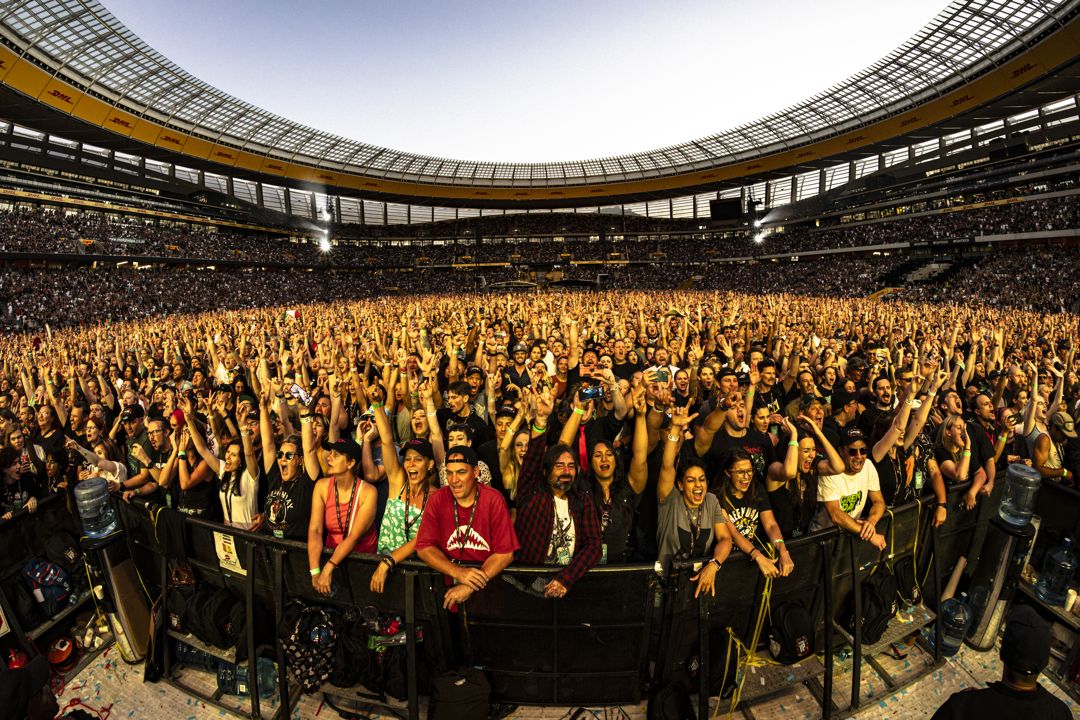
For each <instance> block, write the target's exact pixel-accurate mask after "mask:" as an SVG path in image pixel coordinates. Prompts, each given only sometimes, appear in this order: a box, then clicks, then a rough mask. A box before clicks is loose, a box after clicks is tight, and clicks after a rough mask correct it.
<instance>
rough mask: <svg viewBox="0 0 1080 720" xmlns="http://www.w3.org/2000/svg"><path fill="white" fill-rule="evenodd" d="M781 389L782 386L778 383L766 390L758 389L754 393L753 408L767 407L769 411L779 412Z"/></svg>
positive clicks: (782, 389)
mask: <svg viewBox="0 0 1080 720" xmlns="http://www.w3.org/2000/svg"><path fill="white" fill-rule="evenodd" d="M783 391H784V388H783V386H781V385H780V383H777V384H776V385H773V386H772V387H771V388H770V389H769V390H768V391H767V392H763V391H761V390H758V391H757V392H756V393H755V394H754V410H757V409H758V408H760V407H767V408H769V412H770V413H778V412H780V408H781V402H782V397H781V395H782V393H783Z"/></svg>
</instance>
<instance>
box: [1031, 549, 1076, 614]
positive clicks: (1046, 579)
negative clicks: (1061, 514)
mask: <svg viewBox="0 0 1080 720" xmlns="http://www.w3.org/2000/svg"><path fill="white" fill-rule="evenodd" d="M1076 562H1077V560H1076V553H1075V552H1074V551H1073V549H1072V540H1071V539H1069V538H1065V541H1064V542H1063V543H1062V544H1061V545H1059V546H1058V547H1056V548H1053V549H1051V550H1049V551H1047V553H1046V557H1045V558H1044V559H1043V566H1042V572H1041V573H1039V582H1037V583H1035V594H1036V595H1038V596H1039V599H1040V600H1042V601H1043V602H1045V603H1046V604H1047V605H1057V606H1059V607H1061V606H1064V605H1065V598H1066V596H1067V595H1068V590H1069V583H1070V582H1072V578H1073V574H1074V573H1075V572H1076Z"/></svg>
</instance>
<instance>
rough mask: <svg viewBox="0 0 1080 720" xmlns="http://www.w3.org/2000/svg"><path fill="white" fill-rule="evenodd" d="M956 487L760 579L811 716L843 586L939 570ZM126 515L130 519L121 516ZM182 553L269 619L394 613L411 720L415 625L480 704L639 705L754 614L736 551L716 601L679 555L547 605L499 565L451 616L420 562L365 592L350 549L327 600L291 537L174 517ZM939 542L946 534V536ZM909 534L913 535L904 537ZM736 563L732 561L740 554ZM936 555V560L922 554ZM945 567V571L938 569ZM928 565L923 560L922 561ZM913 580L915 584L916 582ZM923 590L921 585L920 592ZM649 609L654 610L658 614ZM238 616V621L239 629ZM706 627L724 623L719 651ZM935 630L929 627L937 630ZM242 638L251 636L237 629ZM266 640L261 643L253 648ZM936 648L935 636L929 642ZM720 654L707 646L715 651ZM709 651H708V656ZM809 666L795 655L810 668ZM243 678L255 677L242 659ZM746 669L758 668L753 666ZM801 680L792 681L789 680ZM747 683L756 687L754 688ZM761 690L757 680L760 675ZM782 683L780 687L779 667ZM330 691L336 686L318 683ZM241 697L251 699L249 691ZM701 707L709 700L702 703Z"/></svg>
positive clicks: (534, 583)
mask: <svg viewBox="0 0 1080 720" xmlns="http://www.w3.org/2000/svg"><path fill="white" fill-rule="evenodd" d="M964 489H965V487H963V486H961V487H960V488H956V489H953V490H952V491H950V494H949V504H950V513H949V519H948V520H947V522H946V523H945V525H944V526H943V527H942V528H941V529H940V532H939V531H937V530H931V529H930V522H929V521H930V519H931V518H932V517H933V510H934V507H933V506H934V503H933V502H925V501H924V502H922V503H912V504H911V505H909V506H904V507H900V508H895V509H893V510H892V513H891V515H890V514H887V515H886V516H885V517H884V518H883V519H882V521H881V523H879V528H878V529H879V531H880V532H882V533H883V534H884V535H885V537H886V539H887V540H888V541H889V542H890V547H889V549H888V550H887V552H886V553H885V554H881V553H878V551H877V550H876V549H875V548H873V547H872V546H870V545H869V543H865V542H857V541H856V539H855V538H854V536H852V535H851V534H850V533H845V532H840V531H837V530H836V529H830V530H827V531H823V532H820V533H815V534H813V535H810V536H806V537H803V538H799V539H796V540H793V541H791V542H790V543H789V544H788V550H789V552H790V553H791V554H792V558H793V560H794V562H795V571H794V572H793V574H792V575H791V576H789V577H787V578H777V579H776V580H775V581H774V582H773V583H772V593H771V606H772V607H774V608H775V607H777V606H778V604H779V603H781V602H785V601H787V600H789V599H794V598H798V599H800V600H802V601H803V602H804V603H806V604H807V607H808V609H809V610H810V612H811V617H812V618H813V619H814V622H815V626H816V627H815V630H816V634H817V641H818V648H821V649H822V650H821V652H822V654H823V657H822V660H821V661H817V665H815V666H814V668H813V671H812V672H811V671H810V670H809V668H808V669H807V670H806V675H807V676H808V677H809V676H813V677H820V678H821V685H822V687H820V688H817V687H816V686H814V685H813V684H812V683H811V684H810V687H811V689H813V690H814V691H815V693H816V694H819V695H820V696H821V697H820V699H821V701H822V704H823V712H824V713H825V714H826V715H828V714H829V713H830V712H832V711H833V710H834V709H835V708H833V706H832V700H831V698H832V684H833V673H832V652H831V651H832V649H833V646H834V645H835V643H834V639H833V631H834V629H836V626H835V624H834V622H835V621H836V619H837V613H838V612H840V611H841V609H842V608H844V607H845V603H846V602H848V601H849V600H850V601H851V602H854V603H856V608H855V612H856V615H857V616H858V617H861V616H860V615H859V612H860V611H861V607H860V606H859V594H858V593H854V595H853V589H854V588H857V587H858V585H859V582H860V581H861V579H862V578H863V577H865V576H866V575H868V574H869V572H870V571H871V570H872V569H873V568H874V567H876V565H877V564H879V563H881V562H886V561H888V562H896V561H897V560H899V559H901V558H902V557H905V556H915V555H916V553H918V556H919V557H921V558H924V559H923V560H921V561H919V562H917V563H916V566H917V568H918V569H919V573H920V575H921V574H922V573H923V571H924V568H925V567H926V565H927V564H931V566H933V565H936V564H944V563H945V562H946V561H947V560H946V558H947V556H946V555H945V553H944V552H943V551H942V548H943V547H944V548H945V550H946V551H947V552H961V550H960V548H961V547H962V545H963V540H964V538H965V534H966V535H970V532H971V528H972V525H973V520H972V516H973V513H966V512H964V511H961V510H956V509H955V507H956V503H957V501H958V500H959V497H960V495H961V494H962V492H963V490H964ZM123 514H124V516H125V518H126V519H125V525H126V527H127V529H128V532H129V537H130V539H131V541H132V542H138V543H140V544H142V545H145V546H147V547H149V548H150V549H152V550H154V551H155V552H157V553H161V552H162V551H161V548H160V547H159V546H158V545H157V542H156V539H154V528H153V523H152V522H150V521H149V520H148V519H147V518H149V511H142V510H139V511H134V510H133V509H131V508H129V509H127V511H126V512H124V513H123ZM132 517H135V518H139V519H138V520H137V521H136V522H132V520H131V518H132ZM183 523H184V526H185V537H186V539H187V542H188V546H187V550H186V552H187V553H188V554H189V555H190V560H191V561H192V562H193V564H194V565H195V566H196V567H197V568H198V569H199V570H200V571H202V573H203V574H205V575H207V576H208V577H210V578H211V580H210V582H212V583H214V584H215V585H217V584H220V585H227V586H229V587H231V588H234V589H236V590H237V591H238V594H240V595H241V596H242V597H244V599H245V603H246V605H247V608H248V611H249V617H250V616H251V615H250V613H251V612H252V611H253V603H255V602H259V603H263V604H264V606H265V607H267V608H272V610H273V619H274V626H275V628H276V626H277V622H278V621H279V620H280V618H281V614H282V611H283V608H284V605H285V601H286V598H287V597H288V598H301V599H303V600H306V601H309V602H312V603H317V604H329V605H338V606H355V607H365V606H371V607H374V608H376V609H377V610H378V611H379V612H380V613H387V614H397V615H400V616H401V617H402V618H403V619H404V620H405V625H406V630H407V633H408V635H407V645H408V663H409V668H410V672H409V676H410V687H409V698H408V712H409V714H410V716H411V717H418V713H419V710H418V707H419V706H418V700H417V695H418V689H417V687H416V681H415V677H416V672H415V668H416V663H417V662H418V661H419V654H418V652H417V647H416V627H417V625H418V623H426V627H425V637H424V642H425V643H432V645H431V646H430V648H431V649H432V652H430V653H428V656H429V657H432V656H434V657H435V658H436V660H437V662H438V664H439V665H440V666H450V665H452V664H453V662H454V660H456V659H460V658H454V657H453V653H452V652H451V651H450V645H449V643H448V642H447V638H449V637H451V635H452V632H453V631H452V628H451V625H454V626H458V627H459V628H460V639H461V649H462V651H463V652H464V660H465V661H466V662H467V663H468V664H470V665H475V666H477V667H480V668H482V669H483V670H484V671H485V672H486V673H487V675H488V677H489V678H490V681H491V683H492V689H493V692H492V699H493V700H496V701H503V702H512V703H518V704H530V705H575V704H576V705H589V704H618V703H630V702H638V701H640V699H641V695H642V690H643V688H644V687H645V686H646V683H647V681H648V679H649V677H650V673H649V667H648V662H649V660H651V659H655V660H656V661H657V664H656V672H655V674H653V675H652V677H653V678H654V679H655V680H654V682H663V681H665V679H669V678H671V677H674V676H677V675H678V672H679V671H680V669H681V667H680V666H681V664H684V661H685V660H686V659H687V658H689V657H691V656H693V655H694V653H695V651H696V652H698V654H699V655H698V658H697V662H698V665H699V669H698V671H697V672H698V681H699V683H700V688H701V689H702V691H703V692H704V693H706V694H705V695H704V697H708V695H707V693H708V690H709V687H708V683H709V678H710V675H711V674H713V675H714V674H715V672H714V669H713V668H712V666H713V665H714V664H715V663H717V662H722V661H723V660H724V659H725V658H724V657H723V653H722V652H720V650H723V649H726V647H727V642H726V641H727V632H726V629H727V628H731V629H732V631H733V633H734V634H735V636H736V637H737V638H738V639H739V640H740V642H742V643H744V644H748V643H749V641H750V639H751V637H752V631H753V629H754V625H755V622H754V621H755V620H756V618H757V617H758V613H759V610H760V602H761V589H762V582H763V579H762V576H761V573H760V571H759V570H758V569H757V566H756V565H755V564H752V563H749V562H746V561H745V559H744V558H741V557H740V556H739V554H738V553H736V554H735V555H734V556H733V557H732V558H731V559H729V561H728V562H726V563H725V564H724V567H723V569H722V570H721V571H720V573H719V574H718V575H717V579H716V587H717V595H716V596H715V597H711V596H702V597H699V598H696V599H695V598H694V584H693V583H691V582H690V580H689V578H690V577H691V575H693V574H694V568H693V564H692V563H688V562H677V563H675V564H674V566H673V569H672V571H671V576H670V577H669V580H668V583H667V584H666V585H667V587H666V589H665V590H664V591H662V592H659V595H660V596H661V597H662V598H663V599H664V602H663V603H657V597H658V591H659V584H658V582H657V580H656V577H655V575H654V572H653V567H652V566H651V565H629V566H605V567H598V568H594V569H593V570H592V571H590V572H589V573H588V574H587V575H586V576H585V577H584V578H582V579H581V580H580V581H579V582H578V583H577V584H576V585H575V587H574V588H573V590H572V591H571V593H570V594H569V596H568V597H567V598H564V599H560V600H552V599H547V598H544V597H542V586H543V584H544V583H546V581H547V580H548V579H550V577H551V576H552V569H551V568H525V567H516V566H511V567H510V568H507V569H506V570H505V571H504V572H503V574H502V575H501V576H500V577H499V578H496V579H495V580H493V581H492V583H490V584H489V585H488V587H487V588H485V589H484V590H483V591H482V592H478V593H476V594H474V596H473V597H472V598H471V599H470V600H469V602H468V603H467V604H466V605H465V606H463V607H462V608H461V610H460V611H459V612H453V613H448V612H446V611H443V610H442V595H443V593H444V592H445V588H446V585H445V583H444V578H443V576H442V575H441V574H439V573H435V572H433V571H431V570H430V569H428V568H427V567H426V566H425V565H423V564H422V563H420V562H419V561H415V560H411V561H406V562H405V563H402V564H401V565H400V566H399V569H398V572H396V573H394V574H392V575H391V576H390V577H389V578H388V579H387V586H386V588H385V591H384V592H383V593H381V594H378V593H373V592H372V591H371V590H370V587H369V583H370V578H371V574H372V573H373V572H374V570H375V568H376V567H377V565H378V558H377V557H374V556H363V555H352V556H350V557H349V558H348V559H347V561H346V562H344V563H342V565H341V567H340V568H339V569H338V570H337V571H336V573H335V586H336V588H337V589H336V591H335V593H334V596H333V597H329V598H328V597H325V596H322V595H320V594H318V593H317V592H316V591H315V590H314V588H313V587H312V585H311V577H310V574H309V573H308V560H307V548H306V545H305V544H304V543H301V542H295V541H289V540H281V539H277V538H273V537H271V536H267V535H261V534H255V533H249V532H246V531H243V530H238V529H235V528H227V527H223V526H221V525H218V524H216V523H212V522H207V521H202V520H198V519H194V518H190V517H187V516H184V517H183ZM215 533H216V534H222V535H225V536H228V537H229V542H230V543H231V547H232V548H233V549H234V553H235V561H236V562H237V563H238V564H239V566H240V567H241V568H243V569H244V570H246V571H248V572H246V574H240V573H238V572H236V570H235V569H229V568H228V567H223V563H222V560H221V558H220V557H219V552H218V547H219V543H218V542H216V540H215ZM941 537H944V538H947V539H948V538H952V539H953V542H952V543H951V545H950V544H948V543H943V542H942V540H941ZM917 538H918V539H917ZM161 558H162V559H161V563H162V564H161V566H160V567H159V568H157V570H158V573H157V577H159V578H160V583H161V587H163V588H164V587H165V586H166V583H167V577H166V574H165V570H164V565H165V563H164V559H163V558H164V556H163V555H161ZM740 559H742V560H743V561H742V562H740ZM934 561H936V563H935V562H934ZM946 567H947V566H946ZM931 569H932V568H931ZM920 580H922V578H920ZM940 582H941V581H940V578H938V577H937V573H935V572H932V571H931V572H929V573H928V577H927V579H926V581H925V582H924V583H923V585H924V587H926V586H927V585H929V584H932V585H933V588H935V590H934V595H933V597H934V600H935V601H936V596H937V591H936V588H938V587H940ZM927 589H928V590H929V589H930V588H927ZM661 608H662V610H661ZM657 622H659V625H660V633H659V635H660V642H659V647H658V649H653V648H651V646H650V636H651V634H652V632H651V631H652V629H653V627H654V626H655V625H656V623H657ZM251 625H252V624H251V623H249V629H250V627H251ZM860 625H861V623H856V624H855V628H856V632H855V636H847V637H845V638H844V639H845V640H846V641H847V642H849V643H850V644H852V646H853V651H854V653H855V655H856V658H857V659H860V658H861V657H862V655H863V654H865V653H866V652H867V651H869V650H873V648H863V647H862V641H861V638H860V637H859V634H860V633H859V632H858V629H859V626H860ZM718 628H723V632H722V633H720V634H719V638H720V640H721V641H723V644H722V645H718V643H717V641H716V639H717V636H718ZM938 633H940V630H939V631H938ZM249 635H250V633H249ZM244 641H245V642H246V643H247V647H248V650H249V661H250V662H252V663H253V658H254V656H255V655H256V653H257V650H258V647H259V646H260V645H264V644H265V645H270V644H271V643H272V644H273V646H274V647H275V649H276V650H277V657H278V660H279V673H280V675H279V680H280V687H279V692H280V703H281V706H282V708H286V711H287V708H289V707H290V705H291V702H292V698H291V696H290V694H289V691H288V683H287V682H285V678H286V668H285V663H284V657H283V656H282V654H281V651H280V642H278V641H277V638H276V637H274V638H256V637H246V638H244ZM263 641H265V642H263ZM935 644H938V643H935ZM718 648H719V650H718ZM717 655H719V656H720V657H717ZM813 664H814V663H808V666H809V665H813ZM858 666H859V664H858V662H857V663H856V671H855V673H854V677H853V686H852V689H853V696H852V697H853V707H854V706H855V705H857V703H858V697H857V688H858V672H859V671H858ZM250 671H251V678H252V682H253V683H257V673H256V672H255V667H254V665H253V664H252V666H251V668H250ZM753 672H755V673H757V672H762V671H760V670H758V669H755V670H754V671H753ZM799 677H800V678H801V679H806V678H802V676H801V675H800V676H799ZM761 684H762V683H761V682H758V680H757V679H756V680H755V685H761ZM764 684H765V685H766V686H767V685H768V682H766V683H764ZM785 684H786V686H790V685H791V682H790V681H789V678H788V674H786V675H785ZM325 689H326V690H327V691H328V692H330V693H331V694H332V693H334V692H340V689H334V688H325ZM252 694H253V695H255V696H257V692H256V691H255V688H253V693H252ZM760 699H762V695H761V694H760V693H758V692H757V691H756V689H755V690H754V691H752V692H745V693H744V696H743V698H742V702H743V705H744V706H745V705H749V704H751V703H752V702H753V701H755V700H760ZM701 705H702V707H703V708H704V711H705V712H707V706H708V703H707V702H705V703H701ZM252 716H253V717H258V716H259V715H258V701H257V699H255V698H253V700H252Z"/></svg>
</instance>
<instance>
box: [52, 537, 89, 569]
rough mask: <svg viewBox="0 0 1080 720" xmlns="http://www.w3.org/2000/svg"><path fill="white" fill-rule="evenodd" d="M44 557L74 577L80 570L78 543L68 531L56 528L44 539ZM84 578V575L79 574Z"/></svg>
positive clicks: (80, 560) (80, 550)
mask: <svg viewBox="0 0 1080 720" xmlns="http://www.w3.org/2000/svg"><path fill="white" fill-rule="evenodd" d="M45 557H47V558H48V559H49V561H50V562H54V563H56V564H57V565H59V566H60V567H62V568H64V569H65V570H67V571H68V573H69V574H71V575H72V576H75V575H76V573H77V572H78V571H81V570H82V557H83V554H82V549H81V548H80V547H79V541H78V539H76V537H75V536H74V535H72V534H71V532H70V531H69V530H66V529H64V528H56V529H55V530H53V531H52V532H50V533H49V537H47V538H46V539H45ZM81 574H82V576H85V575H86V573H85V572H83V573H81Z"/></svg>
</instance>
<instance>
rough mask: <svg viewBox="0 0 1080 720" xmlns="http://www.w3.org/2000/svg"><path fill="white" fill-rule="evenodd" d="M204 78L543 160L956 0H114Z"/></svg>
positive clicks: (727, 93) (410, 135)
mask: <svg viewBox="0 0 1080 720" xmlns="http://www.w3.org/2000/svg"><path fill="white" fill-rule="evenodd" d="M103 1H104V3H105V5H106V7H108V8H109V9H110V10H111V11H112V12H113V13H114V14H115V15H116V16H117V17H118V18H119V19H120V20H121V21H122V22H124V23H125V24H127V25H128V27H130V28H131V29H132V30H133V31H135V33H137V34H138V35H140V36H141V37H142V38H143V39H144V40H145V41H146V42H147V43H149V44H150V45H151V46H152V47H154V48H156V49H157V50H159V51H160V52H162V53H163V54H165V55H166V56H167V57H169V58H170V59H172V60H173V61H175V62H176V63H178V64H179V65H180V66H181V67H183V68H185V69H186V70H188V71H189V72H191V73H192V74H194V75H195V76H196V77H199V78H201V79H202V80H204V81H206V82H208V83H210V84H211V85H215V86H217V87H219V88H221V89H222V90H225V91H226V92H229V93H231V94H233V95H235V96H237V97H239V98H241V99H243V100H246V101H248V102H250V103H253V104H255V105H259V106H261V107H264V108H266V109H268V110H271V111H273V112H276V113H278V114H280V115H283V116H285V117H287V118H289V119H292V120H296V121H299V122H302V123H305V124H307V125H311V126H313V127H316V128H318V129H321V130H327V131H330V132H334V133H338V134H340V135H344V136H346V137H349V138H353V139H356V140H361V141H364V142H369V143H374V144H378V145H385V146H388V147H391V148H395V149H399V150H407V151H411V152H416V153H423V154H430V155H439V156H445V157H452V158H463V159H470V160H497V161H518V162H538V161H554V160H572V159H585V158H592V157H602V156H606V155H616V154H623V153H630V152H636V151H640V150H648V149H652V148H655V147H661V146H664V145H670V144H674V143H678V142H682V141H685V140H691V139H693V138H696V137H701V136H704V135H709V134H712V133H715V132H718V131H721V130H724V129H727V128H729V127H732V126H734V125H737V124H739V123H742V122H747V121H750V120H754V119H756V118H758V117H760V116H762V115H765V114H768V113H770V112H773V111H776V110H780V109H783V108H784V107H787V106H788V105H791V104H793V103H796V102H798V101H800V100H802V99H804V98H806V97H809V96H810V95H813V94H815V93H817V92H820V91H822V90H825V89H827V88H828V87H829V86H830V85H832V84H834V83H836V82H839V81H840V80H843V79H844V78H846V77H847V76H849V75H851V74H853V73H855V72H857V71H859V70H861V69H862V68H864V67H866V66H867V65H869V64H871V63H872V62H874V61H875V60H877V59H879V58H881V57H883V56H884V55H886V54H887V53H888V52H889V51H890V50H892V49H893V48H894V47H896V46H897V45H900V44H901V43H903V42H904V41H905V40H906V39H908V38H909V37H910V36H911V35H912V34H914V33H915V32H916V31H917V30H918V29H919V28H920V27H922V26H923V25H924V24H926V22H928V21H929V20H930V19H931V18H932V17H933V16H934V15H935V14H936V13H937V12H939V11H940V10H942V9H943V8H944V7H945V4H946V3H945V2H944V0H906V1H905V2H895V1H894V0H885V1H883V0H862V1H861V2H860V1H857V0H818V1H817V2H806V1H805V0H804V1H802V2H797V1H796V0H770V1H769V2H762V1H760V0H759V1H758V2H740V3H735V2H730V1H729V0H713V1H712V2H708V1H706V0H683V1H678V0H674V1H669V2H663V3H660V2H651V3H650V2H643V1H642V0H623V1H621V2H617V1H615V0H604V1H602V2H601V1H599V0H598V1H596V2H589V1H588V0H580V1H579V2H570V1H568V0H550V1H547V2H524V1H517V0H501V1H500V0H485V1H483V2H470V3H463V2H452V1H450V0H444V1H443V2H438V1H437V0H430V1H428V2H423V1H421V0H413V1H409V0H396V1H395V0H383V1H382V2H375V1H368V0H308V1H307V2H295V1H289V0H224V1H223V0H215V1H214V2H211V0H188V1H187V2H183V3H176V2H169V3H165V2H162V0H103Z"/></svg>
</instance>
